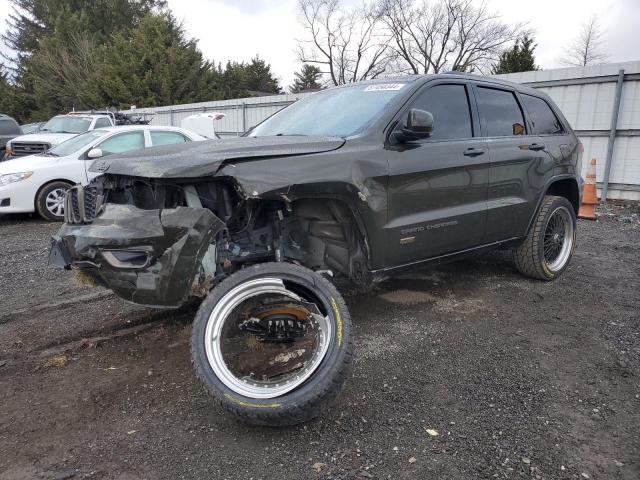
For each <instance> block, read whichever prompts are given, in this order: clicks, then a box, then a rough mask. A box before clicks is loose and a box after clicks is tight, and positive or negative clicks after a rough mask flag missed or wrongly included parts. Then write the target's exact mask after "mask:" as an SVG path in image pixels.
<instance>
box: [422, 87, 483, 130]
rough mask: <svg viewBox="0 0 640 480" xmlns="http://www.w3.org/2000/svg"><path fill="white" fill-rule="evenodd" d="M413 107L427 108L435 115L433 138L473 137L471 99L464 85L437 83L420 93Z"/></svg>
mask: <svg viewBox="0 0 640 480" xmlns="http://www.w3.org/2000/svg"><path fill="white" fill-rule="evenodd" d="M411 108H419V109H420V110H426V111H428V112H431V114H432V115H433V134H432V135H431V137H429V138H431V139H434V140H446V139H452V138H469V137H473V129H472V127H471V112H470V111H469V100H468V98H467V89H466V88H465V86H464V85H436V86H435V87H432V88H430V89H428V90H427V91H425V92H424V93H422V94H420V96H419V97H418V98H417V99H416V101H415V102H414V103H413V104H412V105H411Z"/></svg>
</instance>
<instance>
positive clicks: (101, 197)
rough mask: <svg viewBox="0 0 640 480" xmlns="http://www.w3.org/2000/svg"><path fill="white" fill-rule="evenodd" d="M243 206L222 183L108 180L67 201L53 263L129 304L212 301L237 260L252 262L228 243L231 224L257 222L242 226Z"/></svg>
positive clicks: (239, 248)
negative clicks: (76, 271)
mask: <svg viewBox="0 0 640 480" xmlns="http://www.w3.org/2000/svg"><path fill="white" fill-rule="evenodd" d="M241 203H242V201H241V200H240V199H239V198H238V197H237V196H236V195H235V194H234V192H233V189H232V188H230V186H229V185H228V184H226V183H224V182H220V181H209V182H204V181H203V182H199V183H194V180H193V179H191V180H189V181H186V180H185V181H184V182H181V181H179V180H171V181H169V180H160V179H144V178H139V177H129V176H121V175H103V176H101V177H98V178H97V179H96V180H95V181H94V182H92V183H91V184H90V185H88V186H86V187H82V186H79V185H77V186H75V187H73V188H72V189H71V190H70V191H69V193H68V194H67V197H66V203H65V223H64V225H63V226H62V227H61V228H60V230H59V231H58V233H57V235H55V236H54V237H53V238H52V248H51V253H50V263H52V264H56V265H59V266H64V267H65V268H67V269H80V270H81V271H82V272H83V273H84V274H86V275H88V276H89V277H91V279H92V280H93V281H95V282H96V283H97V284H99V285H102V286H105V287H107V288H109V289H111V290H113V291H114V292H115V293H116V294H117V295H118V296H120V297H122V298H123V299H125V300H128V301H131V302H134V303H137V304H142V305H147V306H153V307H169V308H171V307H178V306H180V305H181V304H182V303H184V302H185V301H186V300H188V299H189V298H190V297H193V296H203V295H206V293H207V292H208V291H209V290H210V289H211V287H212V286H213V284H215V282H216V281H217V280H218V279H219V277H221V276H224V273H225V266H226V267H229V266H230V265H231V262H230V260H229V257H230V256H233V254H234V252H235V254H238V255H240V254H242V256H243V257H244V258H246V259H248V258H250V257H251V256H252V255H250V254H249V253H248V252H246V251H243V248H242V246H241V245H240V244H235V243H230V242H229V241H228V240H227V239H228V236H229V229H228V227H227V224H229V225H233V224H234V222H235V223H238V222H243V221H247V222H248V221H250V220H251V219H250V218H248V219H240V218H236V217H237V215H242V211H243V209H242V208H241V207H240V206H239V204H241ZM234 213H235V215H234ZM223 220H224V221H223ZM240 228H242V227H240ZM263 240H266V238H265V237H264V236H263ZM269 240H270V236H269ZM221 248H222V249H224V252H221V251H220V249H221ZM256 252H258V253H259V254H260V253H262V254H268V253H269V252H268V249H267V247H266V246H264V247H263V248H259V247H258V248H256V249H254V252H253V253H256Z"/></svg>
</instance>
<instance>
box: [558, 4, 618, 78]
mask: <svg viewBox="0 0 640 480" xmlns="http://www.w3.org/2000/svg"><path fill="white" fill-rule="evenodd" d="M602 44H603V39H602V31H601V30H600V25H599V24H598V18H597V17H596V16H595V15H594V16H592V17H591V18H590V19H589V20H588V21H587V22H585V23H584V24H583V25H582V28H581V31H580V33H579V34H578V36H577V37H576V39H575V40H574V41H573V43H572V44H571V46H570V47H569V49H568V50H567V57H566V58H565V59H564V60H563V63H564V64H565V65H571V66H574V67H584V66H586V65H596V64H598V63H602V62H604V61H605V60H606V59H607V57H608V55H606V54H605V53H604V52H602Z"/></svg>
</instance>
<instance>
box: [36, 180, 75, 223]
mask: <svg viewBox="0 0 640 480" xmlns="http://www.w3.org/2000/svg"><path fill="white" fill-rule="evenodd" d="M71 187H72V185H71V184H70V183H68V182H62V181H56V182H51V183H47V184H46V185H45V186H43V187H42V188H41V189H40V190H39V191H38V194H37V195H36V201H35V204H36V205H35V206H36V211H37V212H38V215H40V216H41V217H42V218H44V219H45V220H48V221H50V222H62V221H64V213H62V214H60V215H56V214H55V213H54V212H53V211H51V210H50V209H49V208H48V207H47V201H48V200H47V198H48V197H49V195H52V194H54V193H55V192H60V191H61V190H69V189H70V188H71Z"/></svg>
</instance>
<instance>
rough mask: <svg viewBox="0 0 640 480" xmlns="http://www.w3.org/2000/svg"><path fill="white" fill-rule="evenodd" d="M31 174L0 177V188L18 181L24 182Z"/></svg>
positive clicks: (24, 173) (23, 173)
mask: <svg viewBox="0 0 640 480" xmlns="http://www.w3.org/2000/svg"><path fill="white" fill-rule="evenodd" d="M31 175H33V172H21V173H8V174H7V175H0V187H2V186H4V185H9V184H10V183H15V182H19V181H20V180H26V179H27V178H29V177H30V176H31Z"/></svg>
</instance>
